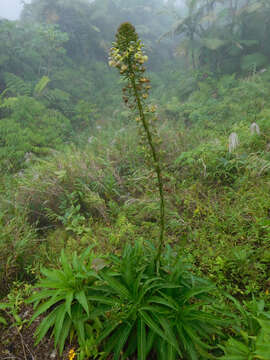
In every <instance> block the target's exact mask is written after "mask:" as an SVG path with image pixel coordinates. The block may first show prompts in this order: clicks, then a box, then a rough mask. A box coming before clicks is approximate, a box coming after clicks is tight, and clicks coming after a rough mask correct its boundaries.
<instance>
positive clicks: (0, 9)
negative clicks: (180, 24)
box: [0, 0, 181, 20]
mask: <svg viewBox="0 0 270 360" xmlns="http://www.w3.org/2000/svg"><path fill="white" fill-rule="evenodd" d="M146 1H147V0H146ZM165 1H166V0H165ZM25 2H27V1H25ZM28 2H30V0H28ZM178 2H181V0H178ZM22 7H23V5H22V1H21V0H0V18H6V19H9V20H16V19H18V18H19V16H20V12H21V10H22Z"/></svg>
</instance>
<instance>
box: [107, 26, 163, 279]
mask: <svg viewBox="0 0 270 360" xmlns="http://www.w3.org/2000/svg"><path fill="white" fill-rule="evenodd" d="M147 60H148V56H147V55H145V53H144V50H143V44H142V42H141V40H140V39H139V37H138V34H137V33H136V30H135V28H134V26H133V25H131V24H130V23H127V22H126V23H123V24H122V25H120V27H119V28H118V31H117V33H116V41H115V42H114V43H113V46H112V48H111V50H110V59H109V65H110V66H112V67H115V68H117V69H118V70H119V72H120V75H121V76H123V78H124V80H126V86H124V87H123V100H124V102H125V104H126V105H127V106H128V107H129V108H130V109H131V110H134V111H136V112H137V117H136V121H137V122H138V123H140V124H141V125H142V128H143V130H144V134H143V138H145V140H146V141H147V143H148V145H149V149H150V155H151V157H152V160H153V166H154V170H155V172H156V176H157V180H158V189H159V195H160V235H159V245H158V251H157V256H156V269H157V272H159V267H160V257H161V252H162V249H163V246H164V228H165V221H164V218H165V206H164V192H163V181H162V174H161V165H160V156H159V153H158V150H157V145H158V142H159V141H158V140H157V137H155V136H154V135H155V127H154V124H153V122H154V120H156V116H155V111H156V108H155V106H153V105H149V104H148V103H147V99H148V96H149V90H150V89H151V85H150V80H149V79H148V78H147V77H146V76H145V75H144V73H145V71H146V68H145V66H144V64H145V63H146V62H147Z"/></svg>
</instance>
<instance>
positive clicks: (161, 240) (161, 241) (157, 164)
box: [130, 72, 165, 273]
mask: <svg viewBox="0 0 270 360" xmlns="http://www.w3.org/2000/svg"><path fill="white" fill-rule="evenodd" d="M130 80H131V84H132V87H133V91H134V96H135V99H136V102H137V106H138V110H139V115H140V119H141V121H142V124H143V127H144V130H145V133H146V136H147V141H148V144H149V146H150V149H151V152H152V156H153V160H154V169H155V172H156V174H157V179H158V189H159V196H160V234H159V247H158V252H157V256H156V258H155V264H156V270H157V273H159V268H160V257H161V253H162V249H163V247H164V230H165V205H164V192H163V181H162V175H161V167H160V161H159V156H158V152H157V151H156V148H155V145H154V142H153V138H152V134H151V132H150V129H149V126H148V124H147V121H146V118H145V114H144V111H143V106H142V102H141V98H140V95H139V93H138V90H137V86H136V81H135V74H134V73H133V72H131V77H130Z"/></svg>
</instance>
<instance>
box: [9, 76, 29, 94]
mask: <svg viewBox="0 0 270 360" xmlns="http://www.w3.org/2000/svg"><path fill="white" fill-rule="evenodd" d="M4 76H5V82H6V86H7V90H8V91H9V92H10V93H12V94H13V95H15V96H18V95H22V96H31V94H32V85H31V84H30V83H28V82H26V81H24V80H23V79H22V78H20V77H19V76H17V75H15V74H11V73H5V75H4Z"/></svg>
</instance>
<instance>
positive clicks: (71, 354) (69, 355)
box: [68, 349, 76, 360]
mask: <svg viewBox="0 0 270 360" xmlns="http://www.w3.org/2000/svg"><path fill="white" fill-rule="evenodd" d="M75 356H76V353H75V350H74V349H71V350H69V353H68V360H73V359H74V358H75Z"/></svg>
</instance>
